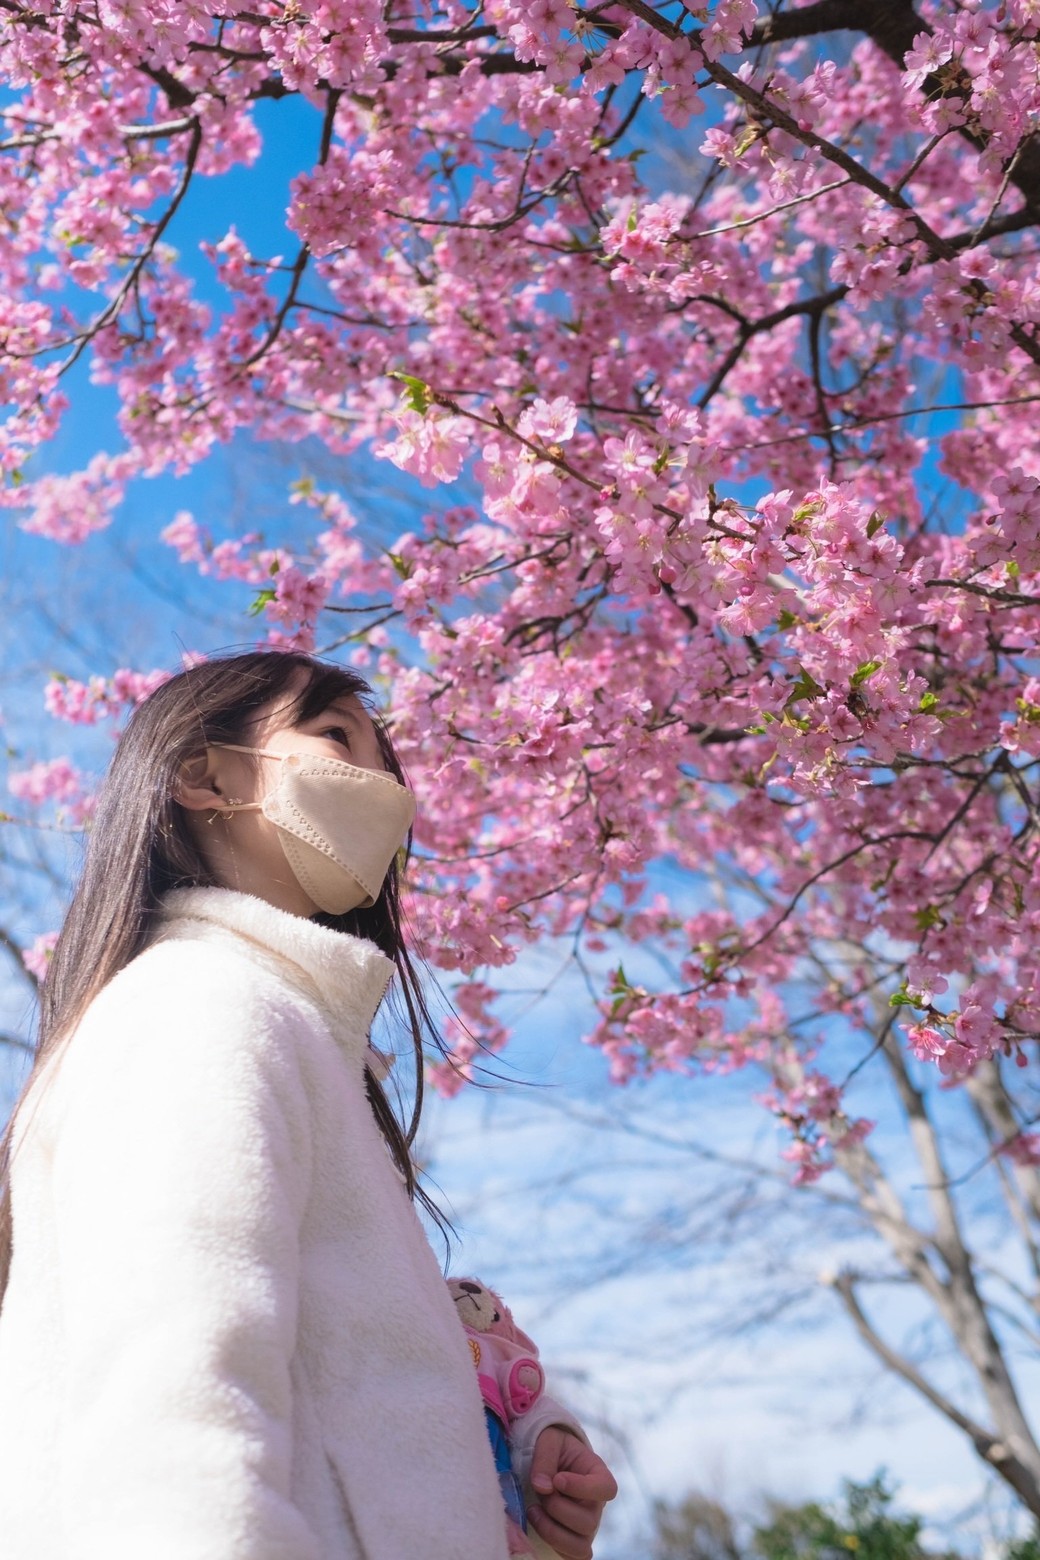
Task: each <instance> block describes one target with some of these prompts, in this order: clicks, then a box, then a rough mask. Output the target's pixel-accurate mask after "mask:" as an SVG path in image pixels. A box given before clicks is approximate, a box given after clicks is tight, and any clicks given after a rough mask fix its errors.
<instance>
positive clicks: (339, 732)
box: [318, 726, 350, 748]
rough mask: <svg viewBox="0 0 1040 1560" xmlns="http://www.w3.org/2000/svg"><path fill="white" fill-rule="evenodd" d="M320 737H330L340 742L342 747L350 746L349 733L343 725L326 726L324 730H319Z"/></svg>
mask: <svg viewBox="0 0 1040 1560" xmlns="http://www.w3.org/2000/svg"><path fill="white" fill-rule="evenodd" d="M318 735H319V736H320V737H331V738H332V739H333V741H334V742H340V743H342V744H343V746H344V747H346V748H348V747H349V746H350V735H349V733H348V731H347V729H346V727H345V726H326V727H325V729H324V731H319V733H318Z"/></svg>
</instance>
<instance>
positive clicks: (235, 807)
mask: <svg viewBox="0 0 1040 1560" xmlns="http://www.w3.org/2000/svg"><path fill="white" fill-rule="evenodd" d="M210 747H218V748H230V749H231V751H232V752H233V753H258V754H259V755H260V757H261V758H284V757H285V755H284V753H274V752H272V750H271V749H270V748H254V747H243V746H242V744H241V742H211V743H210ZM262 805H263V804H262V803H261V802H243V801H242V800H241V798H240V797H238V796H229V797H228V799H227V801H226V802H225V803H224V805H223V807H218V808H217V809H216V812H215V814H214V816H215V817H220V816H221V815H222V814H224V813H230V812H259V811H260V810H261V807H262ZM212 822H213V818H210V823H212Z"/></svg>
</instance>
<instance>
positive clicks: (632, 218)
mask: <svg viewBox="0 0 1040 1560" xmlns="http://www.w3.org/2000/svg"><path fill="white" fill-rule="evenodd" d="M638 225H639V218H638V217H637V216H636V208H635V207H634V206H633V207H632V210H631V211H630V212H629V214H628V221H627V222H626V223H625V227H626V229H627V231H628V232H629V233H634V232H635V230H636V228H637V227H638Z"/></svg>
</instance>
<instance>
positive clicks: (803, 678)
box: [784, 666, 827, 710]
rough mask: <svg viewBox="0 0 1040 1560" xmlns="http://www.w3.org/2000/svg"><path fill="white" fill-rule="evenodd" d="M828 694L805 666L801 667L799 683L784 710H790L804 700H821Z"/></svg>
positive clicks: (793, 688)
mask: <svg viewBox="0 0 1040 1560" xmlns="http://www.w3.org/2000/svg"><path fill="white" fill-rule="evenodd" d="M826 692H827V690H826V688H822V687H821V686H820V684H819V683H818V682H817V681H816V678H815V677H814V676H813V675H812V673H811V672H807V671H806V670H805V667H804V666H802V667H799V670H798V681H797V682H796V683H795V684H794V686H793V687H792V689H791V692H790V694H789V695H788V697H787V703H786V704H785V705H784V709H785V710H786V709H789V708H790V706H791V705H792V704H798V703H799V702H800V701H801V700H802V699H819V698H821V697H822V695H823V694H825V693H826Z"/></svg>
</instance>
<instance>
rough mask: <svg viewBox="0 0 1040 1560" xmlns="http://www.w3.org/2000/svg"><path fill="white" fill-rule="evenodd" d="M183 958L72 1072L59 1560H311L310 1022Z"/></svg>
mask: <svg viewBox="0 0 1040 1560" xmlns="http://www.w3.org/2000/svg"><path fill="white" fill-rule="evenodd" d="M179 952H180V953H182V952H183V950H177V949H174V950H164V949H163V948H162V945H160V946H159V947H158V948H156V949H155V950H153V951H152V952H151V953H150V954H146V955H144V956H142V958H141V959H139V960H138V961H135V965H132V966H129V967H128V968H127V970H125V971H124V972H123V973H122V975H121V976H119V977H117V978H116V981H115V982H113V984H112V986H110V987H109V988H107V990H106V991H105V992H103V993H102V994H101V997H99V998H98V999H96V1001H95V1003H94V1005H93V1007H92V1008H91V1010H90V1011H89V1012H88V1014H87V1016H86V1018H85V1020H84V1022H83V1024H82V1025H81V1028H80V1030H79V1031H78V1032H77V1033H76V1034H75V1035H74V1036H73V1038H72V1040H71V1042H70V1044H69V1051H68V1054H67V1057H66V1059H65V1062H64V1064H63V1070H66V1069H67V1072H66V1076H65V1078H64V1079H63V1082H62V1090H61V1101H60V1115H59V1117H58V1120H57V1123H56V1137H55V1148H54V1162H53V1189H54V1203H55V1219H56V1233H57V1265H58V1273H59V1283H60V1288H61V1295H62V1307H63V1313H64V1326H65V1340H66V1349H67V1359H66V1366H67V1383H68V1386H67V1411H66V1418H65V1423H64V1428H63V1433H62V1436H61V1439H60V1442H59V1445H58V1447H57V1448H56V1454H57V1467H56V1469H55V1476H56V1493H57V1494H58V1496H59V1499H60V1501H61V1509H62V1517H63V1522H64V1527H65V1545H66V1547H65V1548H64V1549H63V1554H64V1555H65V1556H66V1557H67V1560H102V1557H104V1560H141V1556H143V1555H147V1556H148V1557H149V1560H231V1557H232V1556H234V1557H235V1560H317V1557H318V1554H319V1546H318V1542H317V1539H316V1537H315V1535H314V1533H313V1531H312V1530H311V1528H310V1526H309V1524H307V1523H306V1522H305V1520H304V1518H303V1517H302V1515H301V1513H300V1511H299V1510H298V1509H297V1508H296V1507H295V1506H294V1505H293V1503H292V1500H291V1497H290V1473H291V1465H292V1450H293V1423H292V1409H293V1404H292V1391H291V1386H290V1360H291V1358H292V1355H293V1350H294V1347H295V1342H296V1328H297V1309H298V1296H299V1267H300V1240H299V1235H300V1226H301V1220H302V1213H303V1209H304V1206H305V1203H306V1197H307V1191H308V1185H309V1180H310V1170H311V1167H310V1122H309V1115H310V1113H309V1109H308V1101H307V1095H306V1090H305V1087H304V1083H303V1076H302V1072H301V1060H300V1043H301V1035H300V1030H301V1022H302V1021H301V1016H300V1014H299V1013H298V1012H297V1011H294V1009H293V1008H292V1006H291V1005H290V1004H289V1003H288V1002H287V1001H286V999H285V998H284V997H282V999H281V1001H282V1005H281V1009H280V1010H279V1007H278V1004H277V1002H275V1003H273V1004H272V1002H271V1001H270V1000H268V1001H264V1000H263V999H262V996H261V995H260V994H258V993H257V992H256V991H255V990H254V989H253V988H252V987H251V985H250V982H249V981H244V982H243V981H238V982H236V981H235V980H234V979H233V978H229V973H228V972H224V975H223V978H222V979H220V980H216V979H210V980H209V981H208V983H207V982H199V981H198V980H197V978H196V980H195V983H194V984H192V976H191V974H190V972H189V971H187V970H185V971H184V973H183V977H182V978H180V979H179V978H178V971H179V970H181V969H182V964H183V961H181V962H180V963H179V962H178V957H177V955H178V953H179ZM171 953H172V957H171V956H168V955H170V954H171ZM149 965H150V967H149ZM231 973H233V972H231ZM304 1027H305V1026H304Z"/></svg>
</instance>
